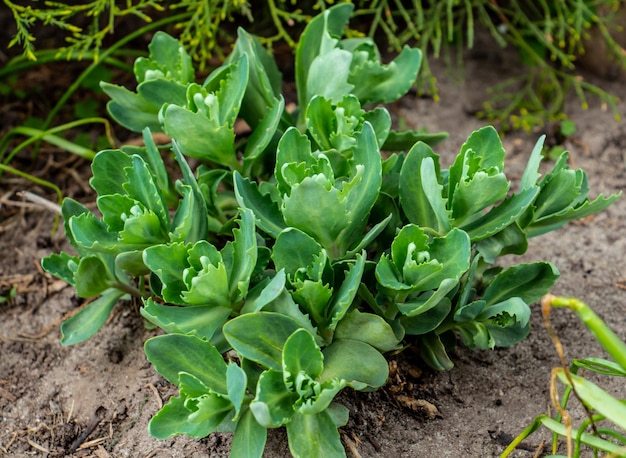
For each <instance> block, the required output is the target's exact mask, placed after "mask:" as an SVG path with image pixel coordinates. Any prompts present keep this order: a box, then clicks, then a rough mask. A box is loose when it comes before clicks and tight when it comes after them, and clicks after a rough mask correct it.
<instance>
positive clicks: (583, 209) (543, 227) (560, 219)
mask: <svg viewBox="0 0 626 458" xmlns="http://www.w3.org/2000/svg"><path fill="white" fill-rule="evenodd" d="M621 195H622V193H621V192H619V193H617V194H612V195H610V196H608V197H604V195H602V194H600V195H599V196H598V197H597V198H596V199H595V200H594V201H589V200H585V202H584V203H582V204H581V205H578V206H576V207H574V208H572V207H570V208H567V209H565V210H563V211H562V212H559V213H557V214H553V215H550V216H547V217H545V218H542V219H539V220H536V221H533V222H532V224H531V225H530V226H528V227H526V228H525V230H526V232H527V234H528V236H529V237H535V236H537V235H541V234H544V233H546V232H550V231H552V230H555V229H558V228H559V227H561V226H563V225H564V224H565V223H567V222H569V221H571V220H574V219H580V218H584V217H586V216H589V215H593V214H595V213H598V212H600V211H602V210H604V209H606V208H607V207H608V206H609V205H611V204H612V203H613V202H615V201H616V200H617V199H618V198H619V197H620V196H621Z"/></svg>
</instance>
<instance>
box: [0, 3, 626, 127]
mask: <svg viewBox="0 0 626 458" xmlns="http://www.w3.org/2000/svg"><path fill="white" fill-rule="evenodd" d="M2 1H3V3H4V5H5V7H6V9H5V11H4V12H3V13H1V14H2V16H0V19H2V22H3V23H4V22H10V23H11V24H12V27H7V28H5V31H4V32H2V33H5V34H6V33H9V34H10V38H8V39H7V40H6V41H5V42H6V43H7V47H6V49H4V50H1V51H0V52H3V53H5V54H4V60H5V62H4V68H3V69H1V70H0V93H4V94H7V93H11V94H12V95H13V96H15V95H18V96H19V90H20V85H19V84H17V85H15V84H14V85H13V86H15V89H14V87H13V86H12V84H11V81H13V82H16V81H17V79H18V78H17V76H16V75H17V74H18V73H19V72H20V71H21V70H23V69H26V68H29V67H31V66H32V65H36V64H37V63H45V62H50V61H53V60H70V61H81V60H82V61H90V62H91V63H92V65H93V68H92V70H90V71H89V74H90V75H91V78H84V79H81V80H80V85H83V86H84V85H85V84H89V81H91V80H93V81H95V80H96V79H98V77H107V76H108V75H107V71H106V70H102V67H101V68H100V69H99V70H98V69H97V68H96V67H97V66H98V65H99V64H100V63H105V64H106V65H105V66H104V68H105V69H106V68H111V67H117V68H119V69H122V70H130V66H129V63H128V62H131V61H130V60H129V59H130V58H131V57H132V58H134V57H136V55H137V54H138V52H136V51H134V50H135V49H145V46H141V45H137V46H133V40H142V39H143V40H144V41H145V40H146V36H147V35H149V34H150V33H151V32H154V31H156V30H166V31H168V33H171V34H173V35H175V36H177V37H179V39H180V40H181V42H182V43H183V44H184V45H185V47H186V48H187V50H188V52H189V53H190V54H191V55H192V56H193V59H194V61H195V64H196V67H197V68H198V69H199V70H200V71H203V70H204V71H208V69H210V68H211V67H215V66H217V65H219V64H220V63H221V61H222V60H223V58H224V57H225V56H226V55H227V54H228V53H229V51H230V46H231V45H232V44H233V42H234V40H235V38H236V33H235V30H236V27H237V26H239V25H241V26H243V27H245V28H246V29H247V30H250V31H251V32H252V33H255V34H256V35H258V36H260V37H262V41H263V43H264V44H265V45H266V46H268V48H271V49H272V50H273V52H274V53H275V54H277V55H280V53H283V52H290V48H291V47H292V46H293V44H294V40H295V39H296V38H297V36H298V35H299V33H300V31H301V30H302V28H303V27H304V26H305V25H306V23H307V21H309V20H310V19H311V18H312V17H313V16H315V15H316V14H317V13H318V12H319V11H320V10H323V9H325V8H327V7H329V6H331V5H332V4H334V3H337V2H336V1H332V0H317V1H299V2H295V1H292V0H264V1H259V2H249V1H245V0H177V1H171V2H166V1H163V0H123V1H122V0H94V1H90V2H89V1H85V2H72V3H70V2H52V1H17V0H14V1H10V0H2ZM353 3H355V12H354V18H353V19H352V21H351V24H352V27H353V28H352V29H351V30H349V31H348V35H349V36H363V35H367V36H370V37H373V38H375V39H376V40H377V42H378V43H379V44H380V45H381V47H382V48H383V49H385V48H386V49H387V50H388V51H389V52H390V53H392V52H397V51H399V50H400V49H401V48H402V46H404V45H405V44H409V45H412V46H417V47H419V48H421V49H422V50H423V51H424V52H425V54H426V55H427V56H428V57H429V58H430V59H433V58H439V57H445V58H446V60H447V62H449V63H450V65H452V66H454V67H455V68H457V69H461V68H462V65H463V57H464V56H465V55H466V54H464V51H466V50H471V49H474V48H475V46H477V44H476V43H477V40H476V37H477V34H482V36H487V37H488V38H489V41H488V42H487V44H486V46H487V47H491V48H498V47H501V48H503V49H504V50H505V51H504V52H505V53H514V54H515V55H516V56H517V57H518V58H519V59H520V61H521V63H522V65H521V66H522V68H520V69H519V71H518V72H517V76H515V77H514V78H508V79H504V80H503V81H501V82H500V84H498V85H497V87H494V88H493V89H492V91H491V95H490V96H488V97H487V98H486V99H485V100H484V101H483V102H482V106H481V107H480V109H478V110H477V115H478V116H480V117H482V118H484V119H486V120H488V121H489V122H492V123H493V124H495V125H496V126H497V127H499V128H500V129H501V130H508V129H524V130H531V129H533V128H535V127H538V126H542V125H543V124H544V123H545V122H546V121H555V120H556V121H560V120H562V119H564V114H563V109H564V99H565V96H566V94H567V93H568V92H569V91H570V90H573V91H575V93H576V94H577V96H578V98H579V99H580V103H581V104H582V105H583V106H585V107H586V106H587V105H588V102H587V97H588V96H590V95H591V96H596V97H598V98H599V100H600V102H601V103H602V104H604V105H605V106H607V107H608V108H610V109H611V110H613V112H614V114H615V116H616V118H618V117H619V113H618V111H617V106H616V104H617V99H616V98H615V97H614V96H613V95H611V94H610V93H607V92H606V91H604V90H603V89H602V88H600V87H599V86H597V85H594V84H591V83H589V82H587V81H586V80H585V79H584V78H581V77H580V76H579V73H578V63H579V61H580V60H581V58H582V56H584V55H585V51H586V50H587V47H588V45H589V43H590V40H595V41H598V40H599V41H600V42H601V43H602V46H603V47H602V50H603V53H604V54H605V56H606V58H607V59H608V61H609V62H610V63H611V65H612V66H614V67H616V68H618V71H622V72H624V71H625V70H624V69H626V52H625V51H624V48H623V47H622V46H624V45H625V44H626V43H624V41H620V40H621V39H624V40H626V38H624V36H625V35H626V33H625V32H624V30H623V29H622V28H621V27H620V25H619V24H620V23H621V22H622V23H623V22H626V21H624V17H626V14H624V11H623V10H624V2H623V1H621V0H555V1H550V2H549V1H547V0H525V1H506V0H442V1H417V0H404V1H403V0H373V1H364V0H355V1H354V2H353ZM481 46H484V43H483V44H482V45H481ZM0 57H2V56H0ZM284 60H285V61H290V59H284ZM279 61H280V59H279ZM591 65H592V66H593V65H594V64H593V63H592V64H591ZM603 65H604V64H603ZM596 66H597V65H596ZM285 71H286V73H287V77H288V76H289V71H290V69H285ZM604 73H606V72H604ZM11 78H12V79H11ZM92 86H93V87H94V89H96V90H97V81H96V84H92ZM21 89H22V91H23V90H24V88H21ZM68 89H69V93H70V95H71V93H73V91H75V90H76V89H77V87H73V86H72V87H70V88H68ZM416 89H417V91H418V93H419V94H420V95H430V96H432V97H433V98H435V99H438V98H439V93H438V88H437V81H436V78H435V77H434V75H433V74H432V72H431V69H430V66H429V65H428V59H425V60H424V64H423V68H422V71H421V76H420V80H419V81H418V82H417V85H416ZM14 92H15V93H14ZM68 99H69V95H68V92H66V93H65V94H63V95H62V96H61V98H60V101H59V103H57V105H55V106H53V107H52V108H51V112H50V113H49V114H48V116H47V118H46V119H45V122H44V123H42V125H41V126H40V127H42V128H43V129H44V130H45V129H46V128H49V127H50V125H51V123H52V122H53V121H52V120H53V118H54V117H55V115H56V114H57V113H58V111H59V110H60V109H61V106H62V105H63V104H65V103H66V102H67V100H68ZM91 103H92V105H91V107H90V106H81V108H82V112H81V111H79V112H78V113H76V115H77V116H79V117H81V116H82V117H84V116H86V115H87V114H90V111H89V110H90V108H95V107H94V106H93V103H94V102H93V101H92V102H91ZM85 110H86V111H85ZM91 111H92V112H93V111H95V110H93V109H92V110H91Z"/></svg>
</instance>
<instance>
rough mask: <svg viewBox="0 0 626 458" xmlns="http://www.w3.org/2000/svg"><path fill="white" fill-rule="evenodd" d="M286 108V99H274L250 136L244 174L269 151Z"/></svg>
mask: <svg viewBox="0 0 626 458" xmlns="http://www.w3.org/2000/svg"><path fill="white" fill-rule="evenodd" d="M284 110H285V99H284V98H283V96H282V95H281V96H280V98H278V99H274V100H273V101H272V102H271V105H269V110H268V111H267V113H266V114H265V117H263V118H262V119H261V120H260V122H259V123H258V125H257V126H256V127H255V128H254V130H253V131H252V134H250V137H248V141H247V142H246V148H245V150H244V154H243V170H244V174H247V175H249V174H250V172H251V169H252V167H253V165H254V164H255V162H256V161H258V160H260V159H261V157H262V155H263V154H264V153H265V152H269V149H270V148H268V145H269V144H270V142H271V141H272V139H274V136H275V135H276V134H277V130H278V126H279V125H280V121H281V119H282V115H283V112H284Z"/></svg>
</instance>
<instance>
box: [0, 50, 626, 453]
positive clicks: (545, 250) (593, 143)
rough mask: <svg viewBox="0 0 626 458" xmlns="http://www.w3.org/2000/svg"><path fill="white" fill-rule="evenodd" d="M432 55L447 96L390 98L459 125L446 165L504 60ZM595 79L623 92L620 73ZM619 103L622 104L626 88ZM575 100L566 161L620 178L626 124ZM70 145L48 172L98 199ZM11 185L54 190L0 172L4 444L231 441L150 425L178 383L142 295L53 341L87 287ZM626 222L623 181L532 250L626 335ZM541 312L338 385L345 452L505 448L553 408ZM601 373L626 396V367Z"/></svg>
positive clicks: (274, 442) (521, 144)
mask: <svg viewBox="0 0 626 458" xmlns="http://www.w3.org/2000/svg"><path fill="white" fill-rule="evenodd" d="M434 67H435V68H434V70H435V73H436V75H437V77H438V79H439V87H440V92H441V101H440V102H439V103H435V102H433V101H431V100H428V99H422V98H418V97H415V96H409V97H406V98H405V99H403V100H402V101H400V102H398V103H396V104H394V106H392V107H391V109H392V111H393V113H394V114H395V116H397V117H398V118H404V119H405V120H406V122H407V124H408V125H409V126H411V127H413V126H414V127H418V126H419V127H427V128H428V129H429V130H431V131H440V130H445V131H448V132H450V138H449V139H448V140H446V141H445V142H444V143H442V144H440V145H438V146H437V147H435V150H436V151H437V152H438V153H440V154H441V155H442V162H443V164H444V166H446V167H447V166H449V164H450V163H451V161H452V158H453V156H454V154H455V152H456V151H458V149H459V147H460V145H461V144H462V142H463V141H464V139H465V138H466V137H467V136H468V135H469V134H470V132H472V131H473V130H475V129H477V128H479V127H481V126H482V125H484V122H483V121H480V120H477V119H476V118H474V117H472V116H471V115H468V114H467V113H466V108H467V104H468V103H469V102H468V97H469V98H471V97H472V96H473V94H474V93H475V92H474V91H476V90H484V89H485V88H487V87H489V86H490V84H491V82H493V81H496V80H497V79H498V78H499V76H500V75H501V73H502V69H501V68H499V67H498V65H497V64H494V63H493V62H483V61H476V62H473V63H470V66H469V67H467V68H466V70H467V74H466V77H468V78H469V80H471V81H472V83H471V85H466V86H464V85H462V84H457V83H456V82H455V81H453V80H454V78H451V77H450V76H449V75H448V74H447V72H446V69H445V68H444V67H443V66H442V65H441V64H437V63H434ZM472 75H473V76H474V77H475V78H474V79H472ZM590 78H592V77H590ZM596 82H597V83H598V84H600V85H602V87H604V88H605V89H607V90H609V91H612V92H613V93H616V94H618V95H620V96H621V98H622V100H625V99H626V86H625V85H624V84H623V83H619V82H607V81H601V80H599V81H596ZM621 111H622V113H626V103H624V102H622V103H621ZM567 112H568V113H569V114H570V117H571V119H572V120H573V121H574V122H575V124H576V126H577V133H576V134H575V135H574V136H573V138H571V139H570V140H568V141H567V142H566V147H567V149H569V150H570V151H571V163H572V166H573V167H577V168H578V167H579V168H583V169H585V170H586V171H587V173H588V175H589V184H590V188H591V196H592V197H595V196H596V195H598V194H599V193H605V194H611V193H615V192H619V191H621V190H624V189H625V188H626V165H625V154H626V124H625V123H624V122H616V121H615V120H614V119H613V116H612V114H611V113H610V112H606V111H603V110H602V109H601V107H599V106H597V105H593V104H592V107H591V108H590V109H589V110H586V111H583V110H581V109H580V107H579V105H578V102H577V101H576V99H575V97H574V96H572V98H571V101H570V102H568V105H567ZM539 135H540V132H534V133H531V134H520V133H517V134H511V135H507V136H506V137H505V138H504V140H503V141H504V144H505V149H506V150H507V161H508V166H507V167H508V173H509V174H510V176H511V177H512V179H513V181H515V180H517V179H519V178H520V177H521V173H522V171H523V168H524V166H525V164H526V160H527V158H528V156H529V154H530V152H531V150H532V147H533V145H534V143H535V141H536V140H537V138H538V136H539ZM44 154H45V153H44ZM50 154H52V153H50ZM44 157H45V156H44ZM66 157H67V156H66V155H63V154H57V153H55V161H54V164H55V165H54V170H52V171H51V172H50V173H51V174H50V173H49V174H48V177H49V178H51V179H52V180H53V181H55V182H56V183H57V184H59V185H60V186H62V188H63V189H64V190H67V189H73V190H76V191H73V192H74V194H75V196H74V197H76V198H79V199H81V200H83V201H84V202H92V201H93V196H90V195H89V194H88V193H87V190H82V188H81V186H83V187H84V185H85V183H86V182H87V179H88V177H89V169H88V165H87V164H86V163H84V162H82V161H75V160H71V161H70V162H67V163H66V164H63V161H64V160H65V158H66ZM44 163H45V161H44ZM42 167H44V166H43V165H42ZM17 190H28V191H32V192H35V193H37V194H40V195H44V196H46V197H47V198H49V199H51V200H54V196H53V195H51V194H50V193H49V192H48V190H45V189H43V188H40V187H38V186H35V185H33V184H32V183H30V182H28V181H25V180H21V179H14V178H11V177H8V176H3V177H2V178H1V181H0V198H1V199H2V201H1V205H2V206H1V207H0V253H1V256H2V261H1V262H0V287H1V288H2V291H1V292H2V293H3V294H6V293H7V292H8V290H9V289H10V288H11V287H14V286H15V287H17V295H16V296H15V298H13V300H11V301H10V302H6V303H0V456H7V457H27V456H42V457H60V456H75V457H84V456H93V457H98V458H104V457H143V458H149V457H204V456H211V457H220V456H227V455H228V451H229V442H230V437H229V436H228V435H219V434H214V435H211V436H209V437H208V438H205V439H202V440H191V439H188V438H184V437H179V438H173V439H170V440H165V441H160V440H156V439H153V438H151V437H150V436H149V435H148V433H147V423H148V421H149V419H150V417H151V416H152V415H153V414H154V413H155V412H156V411H157V410H158V409H159V407H160V406H161V405H162V403H163V402H165V401H166V400H167V399H168V397H169V396H171V395H173V394H174V393H175V392H176V391H175V387H173V386H171V385H170V384H169V383H167V382H166V381H164V380H163V379H162V378H161V377H160V376H159V375H157V374H156V372H155V371H154V370H153V369H152V367H151V366H150V364H149V363H148V362H147V361H146V359H145V357H144V354H143V350H142V344H143V342H144V341H145V340H146V339H147V338H149V337H151V336H152V335H154V332H155V331H148V330H146V329H145V328H144V326H143V322H142V318H141V316H140V315H139V313H138V305H137V304H132V303H128V304H125V305H124V306H123V307H118V308H116V311H115V313H114V314H113V316H112V318H111V320H110V322H109V323H108V324H107V326H106V327H105V328H104V329H103V330H102V331H101V332H99V333H98V334H97V335H96V337H95V338H93V339H91V340H90V341H88V342H86V343H84V344H80V345H77V346H74V347H69V348H68V347H62V346H61V345H60V344H59V329H58V325H59V323H60V320H61V319H62V318H63V317H64V316H65V315H66V314H68V313H69V312H71V311H72V310H74V309H75V308H76V307H77V306H79V305H80V301H79V300H78V299H77V298H76V297H75V296H74V293H73V290H72V289H71V288H70V287H66V286H65V285H64V284H63V283H62V282H59V281H56V280H55V279H53V278H51V277H49V276H47V275H45V274H44V273H43V272H42V271H41V269H40V268H39V267H38V264H39V260H40V258H41V257H43V256H45V255H48V254H49V253H51V252H57V251H59V250H61V249H67V246H66V244H65V242H64V235H63V233H62V230H59V231H57V232H56V233H55V234H53V235H50V231H51V228H52V224H53V219H54V215H53V214H52V213H51V212H50V211H48V210H44V209H41V208H40V207H38V206H36V205H31V204H27V203H24V204H22V203H21V202H23V200H22V199H21V198H20V197H18V196H17V195H16V193H15V192H16V191H17ZM66 192H67V191H66ZM90 199H91V200H90ZM16 202H17V203H16ZM17 205H24V206H21V207H18V206H17ZM625 233H626V198H624V197H623V198H621V199H619V200H618V201H617V203H615V204H614V205H613V206H612V207H610V208H609V209H608V210H606V211H604V212H602V213H601V214H598V215H596V216H594V217H590V218H587V219H585V220H583V221H581V222H578V223H576V224H569V225H567V226H566V227H565V228H563V229H561V230H559V231H557V232H553V233H551V234H548V235H544V236H541V237H538V238H536V239H532V240H531V243H530V248H529V250H528V252H527V254H526V255H524V256H523V260H525V261H531V260H548V261H551V262H553V263H555V264H556V265H557V267H558V268H559V270H560V272H561V279H560V280H559V281H558V283H557V284H556V286H555V287H554V288H553V291H552V292H553V293H554V294H558V295H568V296H576V297H579V298H581V299H582V300H584V301H585V302H587V303H588V304H590V305H591V306H592V307H593V308H594V309H595V310H596V311H597V312H598V313H599V314H600V315H601V316H602V317H603V318H604V319H605V320H606V321H607V322H608V324H609V325H610V326H612V327H613V329H615V330H616V332H617V333H618V334H619V335H620V336H621V337H623V338H626V292H625V291H624V286H625V285H626V283H624V277H626V256H625V255H626V238H625V237H624V234H625ZM533 313H534V316H533V320H532V321H533V322H532V331H531V334H530V337H529V338H528V339H527V340H526V341H524V342H522V343H520V344H518V345H517V346H514V347H512V348H506V349H496V350H494V351H482V352H478V351H469V350H466V349H463V348H460V349H458V350H457V351H455V353H454V355H453V359H454V362H455V364H456V367H455V368H454V369H453V370H452V371H449V372H440V373H439V372H433V371H431V370H429V369H427V368H425V367H424V365H423V364H422V363H421V362H420V361H419V359H418V358H417V357H416V356H415V355H414V354H412V353H411V352H410V351H406V352H404V353H403V354H401V355H398V356H396V357H395V358H394V359H392V361H391V365H392V377H391V379H390V382H389V384H388V385H387V386H386V387H384V388H383V389H381V390H378V391H377V392H375V393H365V394H364V393H353V392H346V393H345V394H342V395H341V398H340V401H342V402H343V403H344V404H345V405H346V406H348V407H349V409H350V422H349V423H348V425H347V426H346V427H344V428H342V430H341V432H342V438H343V440H344V444H345V445H346V448H347V450H348V455H349V456H350V454H351V453H352V455H354V456H359V455H360V456H362V457H435V456H436V457H491V456H498V455H499V454H500V453H501V452H502V450H503V449H504V448H505V446H506V445H507V443H508V441H509V440H510V439H511V438H512V437H513V436H515V435H517V434H518V433H519V432H520V431H521V430H522V429H523V428H524V427H526V426H527V425H528V424H529V423H530V422H531V421H532V419H533V418H534V417H536V416H537V415H539V414H541V413H545V412H547V411H548V409H549V404H550V400H549V385H550V370H551V368H552V367H555V366H557V365H558V364H559V363H558V358H557V355H556V353H555V350H554V347H553V345H552V343H551V341H550V339H549V337H548V334H547V332H546V330H545V328H544V327H543V324H542V319H541V313H540V310H539V308H538V305H535V306H534V310H533ZM552 323H553V326H554V327H555V329H556V330H557V331H558V334H559V336H560V338H561V341H562V343H563V345H564V347H565V351H566V357H567V358H573V357H588V356H604V355H603V352H602V351H601V349H600V347H599V346H598V345H597V344H596V343H595V342H594V340H593V339H592V338H591V337H590V334H589V333H588V331H587V330H586V328H584V326H583V325H581V324H580V322H579V321H578V320H577V318H576V317H575V316H574V315H573V314H572V313H570V312H569V311H567V310H556V311H554V312H553V317H552ZM604 386H605V387H606V388H607V389H609V390H611V391H612V392H614V393H616V394H617V395H619V396H621V397H622V398H626V386H625V385H624V382H623V380H613V381H610V382H609V383H607V384H604ZM546 436H547V435H546V434H535V435H533V436H531V437H530V439H529V440H528V442H527V443H525V448H526V449H527V450H519V451H517V452H516V454H515V456H518V457H531V456H533V453H534V452H535V450H536V449H537V448H538V447H539V445H540V443H541V440H542V439H543V438H545V437H546ZM544 452H545V451H544ZM561 453H564V449H563V448H561ZM266 456H268V457H283V456H289V451H288V447H287V443H286V435H285V434H284V433H283V432H281V431H274V432H272V433H271V434H270V437H269V439H268V445H267V449H266Z"/></svg>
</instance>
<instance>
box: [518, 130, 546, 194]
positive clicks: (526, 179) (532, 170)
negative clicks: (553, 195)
mask: <svg viewBox="0 0 626 458" xmlns="http://www.w3.org/2000/svg"><path fill="white" fill-rule="evenodd" d="M545 139H546V136H545V135H542V136H541V137H539V140H537V143H535V147H534V148H533V151H532V153H531V154H530V158H529V159H528V163H527V164H526V169H525V170H524V174H523V175H522V181H521V183H520V190H521V191H526V190H527V189H530V188H533V187H535V186H536V185H537V182H538V181H539V178H540V177H541V174H540V173H539V166H540V165H541V160H542V159H543V154H542V152H543V142H544V141H545Z"/></svg>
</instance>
